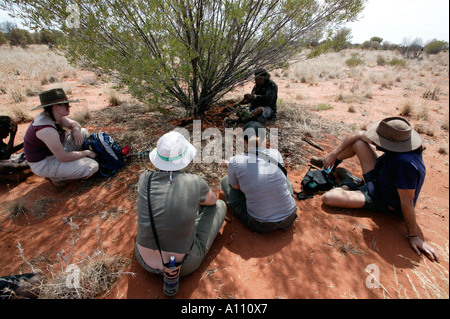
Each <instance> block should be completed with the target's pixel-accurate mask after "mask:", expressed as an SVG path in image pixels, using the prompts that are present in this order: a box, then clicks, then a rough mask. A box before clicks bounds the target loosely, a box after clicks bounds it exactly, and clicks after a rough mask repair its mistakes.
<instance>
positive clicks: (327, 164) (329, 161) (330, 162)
mask: <svg viewBox="0 0 450 319" xmlns="http://www.w3.org/2000/svg"><path fill="white" fill-rule="evenodd" d="M335 162H336V157H334V156H333V155H332V154H330V155H328V156H327V157H325V158H324V159H323V168H324V169H329V168H332V167H333V166H334V163H335Z"/></svg>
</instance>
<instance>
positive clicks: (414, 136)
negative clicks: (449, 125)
mask: <svg viewBox="0 0 450 319" xmlns="http://www.w3.org/2000/svg"><path fill="white" fill-rule="evenodd" d="M381 121H382V120H380V121H378V122H375V123H374V124H372V126H371V127H370V128H369V129H368V130H367V137H368V138H369V139H370V140H371V141H372V142H373V143H374V144H375V145H377V146H379V147H381V148H382V149H384V150H387V151H391V152H396V153H404V152H411V151H414V150H416V149H418V148H419V147H420V146H421V145H422V138H421V137H420V135H419V133H417V132H416V131H415V130H414V129H411V138H410V139H409V140H407V141H403V142H394V141H391V140H388V139H386V138H384V137H382V136H380V135H379V134H378V133H377V129H378V125H379V124H380V123H381Z"/></svg>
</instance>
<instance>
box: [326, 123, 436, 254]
mask: <svg viewBox="0 0 450 319" xmlns="http://www.w3.org/2000/svg"><path fill="white" fill-rule="evenodd" d="M371 145H374V146H375V147H376V149H377V150H379V151H382V152H384V154H382V155H381V156H379V157H378V155H377V154H376V152H375V150H374V149H373V148H372V147H371ZM422 151H423V147H422V139H421V138H420V135H419V134H418V133H417V132H416V131H415V130H414V129H413V128H412V126H411V124H410V123H409V122H408V120H406V119H404V118H401V117H388V118H385V119H383V120H380V121H377V122H376V123H374V124H373V125H372V126H371V127H370V128H369V129H368V130H367V132H365V131H361V132H358V133H357V134H355V135H352V136H349V137H347V138H345V139H344V141H343V142H342V143H341V144H340V145H339V146H337V147H336V148H335V149H334V150H333V151H332V152H331V153H330V154H329V155H328V156H327V157H325V158H324V159H323V167H324V168H325V169H329V168H332V169H336V166H337V165H339V164H340V163H341V162H342V161H343V160H345V159H347V158H350V157H353V156H355V155H356V156H357V157H358V159H359V161H360V164H361V168H362V172H363V177H364V182H365V184H364V185H363V186H358V185H356V184H355V183H354V182H353V181H352V180H350V179H344V180H343V181H342V183H341V184H340V187H337V188H334V189H332V190H330V191H328V192H327V193H325V194H324V195H323V196H322V201H323V203H324V204H325V205H328V206H333V207H343V208H362V209H368V210H374V211H381V212H384V213H387V214H392V213H395V212H398V213H400V216H403V219H404V223H405V226H406V234H405V235H406V236H405V237H406V238H407V239H408V240H409V244H410V246H411V248H412V249H413V250H414V252H416V253H417V254H419V255H420V254H421V253H422V252H423V253H425V255H426V256H427V257H428V258H429V259H430V260H432V261H437V262H440V258H439V255H438V254H437V253H436V251H435V250H434V248H433V247H431V246H430V245H428V244H427V243H425V241H424V240H423V234H422V232H421V230H420V227H419V225H418V224H417V222H416V215H415V206H416V203H417V199H418V197H419V193H420V190H421V188H422V185H423V183H424V180H425V174H426V169H425V163H424V161H423V158H422ZM349 176H352V175H351V174H349ZM344 178H345V177H344Z"/></svg>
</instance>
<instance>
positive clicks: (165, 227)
mask: <svg viewBox="0 0 450 319" xmlns="http://www.w3.org/2000/svg"><path fill="white" fill-rule="evenodd" d="M150 174H151V172H150V171H146V172H144V173H143V174H142V175H141V176H140V178H139V183H138V196H139V197H138V219H137V223H138V229H137V243H138V244H139V245H141V246H143V247H147V248H150V249H155V250H157V249H158V247H157V245H156V242H155V240H154V237H153V231H152V226H151V223H150V215H149V212H148V203H147V185H148V179H149V177H150ZM169 175H170V173H169V172H163V171H156V172H154V173H153V178H152V183H151V187H150V199H151V206H152V212H153V218H154V220H155V227H156V232H157V234H158V239H159V244H160V246H161V250H163V251H171V252H175V253H180V254H186V253H188V252H189V249H190V248H191V246H192V243H193V241H194V237H195V234H196V223H195V220H196V218H197V216H198V204H199V202H204V201H205V200H206V196H207V195H208V192H209V186H208V184H207V183H206V181H205V180H204V179H203V178H201V177H200V176H197V175H194V174H188V173H184V172H182V171H176V172H173V173H172V181H173V183H170V179H169Z"/></svg>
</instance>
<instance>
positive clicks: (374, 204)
mask: <svg viewBox="0 0 450 319" xmlns="http://www.w3.org/2000/svg"><path fill="white" fill-rule="evenodd" d="M375 176H376V172H375V170H371V171H370V172H367V173H366V174H364V175H363V178H364V182H365V184H364V185H363V186H361V187H359V191H360V192H362V193H363V194H364V198H365V203H364V206H363V207H362V208H363V209H367V210H373V211H377V212H382V213H398V212H397V211H396V210H395V209H393V208H391V207H389V206H388V205H386V204H384V203H382V202H380V201H378V200H376V199H375V198H373V197H372V196H370V195H369V190H368V184H369V183H374V182H375Z"/></svg>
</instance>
